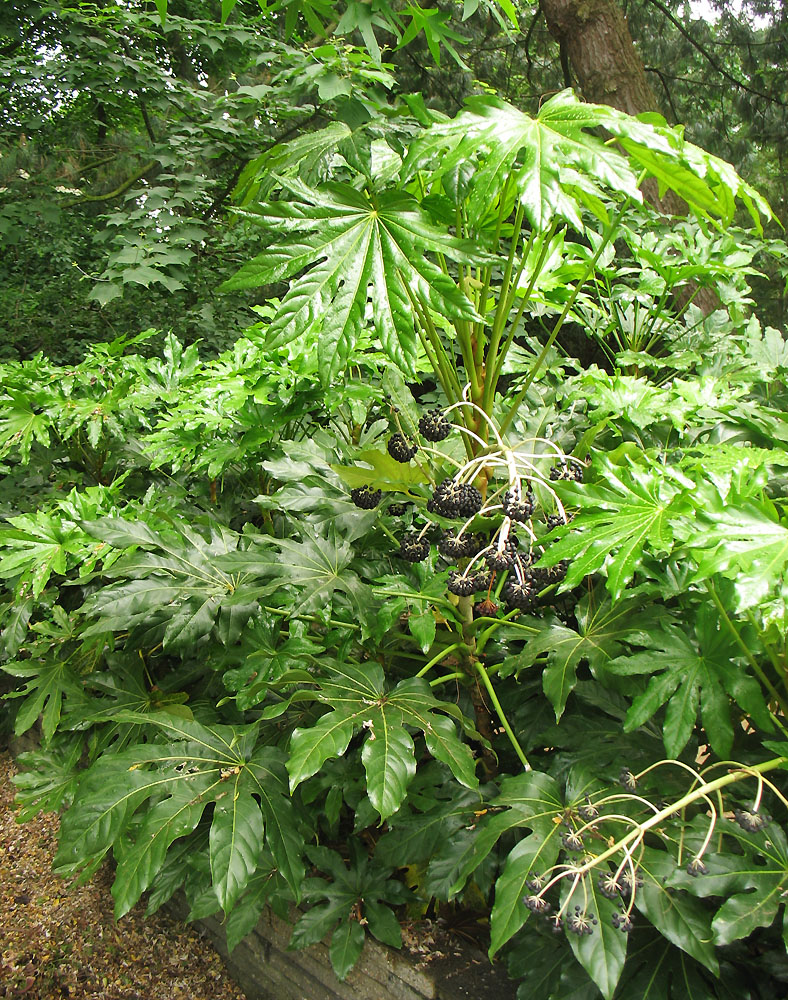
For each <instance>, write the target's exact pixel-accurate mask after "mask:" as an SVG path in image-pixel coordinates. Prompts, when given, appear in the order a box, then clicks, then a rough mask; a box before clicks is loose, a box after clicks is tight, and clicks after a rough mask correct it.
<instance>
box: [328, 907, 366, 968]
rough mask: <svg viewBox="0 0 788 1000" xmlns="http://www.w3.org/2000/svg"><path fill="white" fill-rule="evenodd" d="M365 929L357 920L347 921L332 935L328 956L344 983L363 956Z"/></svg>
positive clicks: (332, 966)
mask: <svg viewBox="0 0 788 1000" xmlns="http://www.w3.org/2000/svg"><path fill="white" fill-rule="evenodd" d="M363 947H364V928H363V927H362V926H361V924H360V923H358V921H357V920H346V921H345V922H344V923H342V924H340V925H339V927H337V929H336V930H335V931H334V933H333V934H332V935H331V945H330V946H329V949H328V955H329V958H330V959H331V968H332V969H333V970H334V972H335V974H336V977H337V979H339V980H340V982H341V981H343V980H344V979H345V978H346V977H347V974H348V972H350V970H351V969H352V968H353V966H354V965H355V964H356V962H357V961H358V960H359V958H360V956H361V950H362V949H363Z"/></svg>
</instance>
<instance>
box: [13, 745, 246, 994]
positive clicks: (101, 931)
mask: <svg viewBox="0 0 788 1000" xmlns="http://www.w3.org/2000/svg"><path fill="white" fill-rule="evenodd" d="M14 773H15V772H14V764H13V761H12V760H11V758H10V757H9V756H8V755H7V754H0V997H2V998H3V1000H7V998H15V1000H16V998H20V1000H63V998H68V1000H244V994H243V993H242V992H241V990H240V989H239V988H238V987H237V986H236V985H235V984H234V983H233V982H232V981H231V979H230V978H229V976H228V974H227V972H226V970H225V968H224V966H223V964H222V961H221V959H220V958H219V956H218V955H217V954H216V952H215V951H213V949H212V948H211V947H210V945H209V944H208V942H207V941H206V940H205V939H203V938H202V937H201V936H200V935H199V934H198V933H197V932H196V931H194V930H192V929H191V928H188V927H183V925H181V924H179V923H177V922H176V921H174V920H172V919H171V918H170V917H168V916H166V915H164V914H163V913H161V912H160V913H157V914H155V915H154V916H152V917H148V918H147V919H143V916H142V914H143V907H142V906H137V907H135V908H134V910H132V912H131V913H130V914H129V915H128V916H126V917H124V918H123V920H122V921H121V922H120V923H115V920H114V918H113V915H112V897H111V896H110V894H109V888H110V884H111V881H112V880H111V876H110V875H109V873H108V872H107V871H106V870H102V871H101V872H99V874H98V875H97V876H96V877H95V878H94V879H93V881H92V882H90V883H89V884H88V885H86V886H81V887H78V888H76V889H73V890H70V889H69V888H68V886H67V885H66V883H65V882H63V881H62V880H61V879H60V878H58V877H57V876H56V875H54V874H53V873H52V871H51V864H52V857H53V855H54V852H55V848H56V839H55V835H56V833H57V826H58V820H57V817H56V816H53V815H52V814H43V813H42V814H39V815H38V816H37V817H36V818H35V819H34V820H31V821H30V822H29V823H25V824H24V825H21V826H20V825H19V824H18V823H17V822H16V819H15V816H14V812H13V798H14V786H13V785H12V784H11V777H12V775H13V774H14Z"/></svg>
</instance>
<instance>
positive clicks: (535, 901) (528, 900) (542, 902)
mask: <svg viewBox="0 0 788 1000" xmlns="http://www.w3.org/2000/svg"><path fill="white" fill-rule="evenodd" d="M523 902H524V903H525V906H526V909H528V910H530V911H531V913H537V914H545V916H546V915H547V914H548V913H549V912H550V910H552V906H551V905H550V904H549V903H548V902H547V900H546V899H543V898H542V897H541V896H523Z"/></svg>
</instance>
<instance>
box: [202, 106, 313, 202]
mask: <svg viewBox="0 0 788 1000" xmlns="http://www.w3.org/2000/svg"><path fill="white" fill-rule="evenodd" d="M318 114H319V112H318V111H313V112H312V114H311V115H309V116H308V117H307V118H304V119H302V120H301V121H299V122H296V123H295V124H294V125H291V126H290V128H288V129H285V131H284V132H283V133H282V134H281V135H279V136H277V137H276V139H273V140H272V141H271V142H269V143H268V144H267V145H266V146H264V147H263V148H262V150H260V152H258V153H256V154H255V156H262V155H263V154H264V153H267V152H268V150H269V149H273V148H274V146H278V145H279V143H280V142H285V141H286V140H287V139H289V138H290V136H291V135H293V133H295V132H299V131H300V130H301V129H302V128H304V127H305V126H306V125H308V124H309V123H310V122H311V121H314V119H315V118H317V116H318ZM250 159H251V157H247V158H246V159H243V160H241V162H240V163H239V164H238V165H237V166H236V168H235V170H233V173H232V176H231V177H230V179H229V181H228V182H227V183H226V184H225V186H224V187H223V188H222V190H221V191H220V192H219V194H217V195H216V197H215V198H214V199H213V201H212V202H211V204H210V205H209V206H208V207H207V208H206V209H205V211H204V212H203V214H202V221H203V222H207V221H208V219H210V218H211V216H212V215H214V214H215V213H216V212H217V211H218V209H219V208H221V206H222V204H223V203H224V201H225V200H226V198H227V196H228V195H229V194H230V192H231V191H232V189H233V188H234V187H235V185H236V184H237V183H238V178H239V177H240V176H241V172H242V170H243V169H244V167H245V166H246V164H247V163H249V161H250Z"/></svg>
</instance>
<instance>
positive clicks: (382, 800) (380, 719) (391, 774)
mask: <svg viewBox="0 0 788 1000" xmlns="http://www.w3.org/2000/svg"><path fill="white" fill-rule="evenodd" d="M446 721H447V722H448V719H447V720H446ZM402 722H403V719H402V715H400V714H399V713H397V712H396V710H394V711H392V710H387V711H384V710H380V709H379V710H377V711H374V712H371V713H370V717H369V718H368V719H364V721H363V722H362V726H363V727H364V728H365V729H366V730H367V738H366V740H365V742H364V749H363V750H362V752H361V759H362V761H363V763H364V768H365V770H366V773H367V794H368V795H369V798H370V801H371V802H372V805H373V806H374V807H375V808H376V809H377V811H378V812H379V813H380V818H381V819H388V817H389V816H391V815H392V814H393V813H395V812H396V811H397V810H398V809H399V807H400V805H401V804H402V800H403V799H404V798H405V795H406V793H407V790H408V785H409V784H410V782H411V781H412V780H413V777H414V775H415V774H416V759H415V755H414V746H413V739H412V737H411V735H410V733H408V731H407V729H405V727H404V726H403V724H402ZM449 725H451V723H449Z"/></svg>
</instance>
